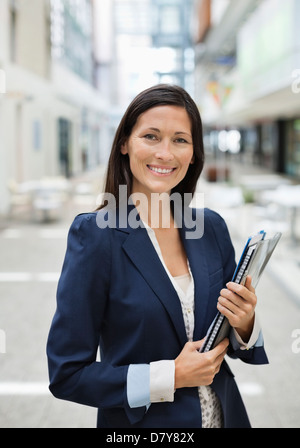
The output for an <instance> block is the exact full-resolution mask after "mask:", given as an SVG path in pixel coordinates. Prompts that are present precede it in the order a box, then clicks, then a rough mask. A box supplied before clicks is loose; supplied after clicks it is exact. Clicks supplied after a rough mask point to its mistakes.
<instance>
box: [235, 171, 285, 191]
mask: <svg viewBox="0 0 300 448" xmlns="http://www.w3.org/2000/svg"><path fill="white" fill-rule="evenodd" d="M240 184H241V186H242V187H244V188H246V189H247V190H251V191H265V190H273V189H277V188H278V187H279V186H282V185H291V181H290V180H289V179H285V178H283V177H282V176H280V175H277V174H262V175H260V174H259V175H245V176H241V180H240Z"/></svg>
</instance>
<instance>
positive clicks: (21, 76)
mask: <svg viewBox="0 0 300 448" xmlns="http://www.w3.org/2000/svg"><path fill="white" fill-rule="evenodd" d="M103 1H104V0H103ZM99 31H100V30H99V28H98V26H97V17H96V16H95V15H94V14H93V2H92V0H1V2H0V69H1V73H4V74H5V80H6V90H5V92H1V91H0V170H1V173H0V174H1V176H0V198H1V201H0V213H5V212H6V211H7V210H8V207H9V199H10V198H9V190H8V186H9V185H10V186H11V185H16V184H19V183H23V182H25V181H31V180H35V179H40V178H42V177H45V176H52V177H53V176H66V177H69V176H72V175H74V174H77V173H80V172H82V171H83V170H85V169H88V168H92V167H94V166H96V165H97V164H99V162H101V158H102V157H105V151H102V148H101V147H104V146H106V144H107V140H108V137H107V126H106V120H107V118H106V113H107V109H108V99H107V96H108V95H104V94H101V93H100V92H99V90H98V89H97V82H96V81H97V79H96V66H97V65H96V56H98V55H97V54H96V53H95V51H94V49H95V48H96V43H97V41H98V40H97V34H98V33H99Z"/></svg>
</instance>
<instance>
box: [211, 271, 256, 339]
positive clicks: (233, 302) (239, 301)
mask: <svg viewBox="0 0 300 448" xmlns="http://www.w3.org/2000/svg"><path fill="white" fill-rule="evenodd" d="M226 286H227V289H222V291H221V292H220V297H219V299H218V305H217V308H218V310H219V311H220V313H222V314H223V315H224V316H225V317H227V319H228V320H229V323H230V325H231V326H232V327H233V328H235V330H236V331H237V332H238V334H239V335H240V337H241V338H242V340H243V341H244V342H248V340H249V339H250V336H251V333H252V330H253V325H254V313H255V307H256V303H257V297H256V294H255V289H254V288H253V286H252V285H251V277H250V276H248V277H247V279H246V283H245V286H242V285H239V284H237V283H233V282H229V283H227V285H226Z"/></svg>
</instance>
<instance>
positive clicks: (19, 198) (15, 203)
mask: <svg viewBox="0 0 300 448" xmlns="http://www.w3.org/2000/svg"><path fill="white" fill-rule="evenodd" d="M7 188H8V191H9V193H10V202H9V212H8V215H9V217H12V216H13V215H14V213H15V212H16V211H17V212H24V211H30V210H31V207H32V194H31V189H30V188H27V187H26V186H25V185H24V184H18V183H17V182H16V181H15V179H10V180H9V181H8V184H7Z"/></svg>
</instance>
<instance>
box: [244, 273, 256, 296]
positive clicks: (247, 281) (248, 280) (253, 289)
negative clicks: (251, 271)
mask: <svg viewBox="0 0 300 448" xmlns="http://www.w3.org/2000/svg"><path fill="white" fill-rule="evenodd" d="M245 287H246V288H247V289H249V291H251V292H253V293H254V292H255V288H254V287H253V286H252V277H251V275H248V276H247V278H246V282H245Z"/></svg>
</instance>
